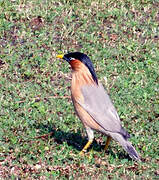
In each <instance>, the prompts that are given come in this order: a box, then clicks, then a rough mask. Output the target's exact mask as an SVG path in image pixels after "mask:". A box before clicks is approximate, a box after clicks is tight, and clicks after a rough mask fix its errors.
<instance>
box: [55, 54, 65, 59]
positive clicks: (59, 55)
mask: <svg viewBox="0 0 159 180" xmlns="http://www.w3.org/2000/svg"><path fill="white" fill-rule="evenodd" d="M63 56H64V54H58V55H57V56H56V57H57V58H60V59H63Z"/></svg>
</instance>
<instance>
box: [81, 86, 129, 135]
mask: <svg viewBox="0 0 159 180" xmlns="http://www.w3.org/2000/svg"><path fill="white" fill-rule="evenodd" d="M81 92H82V95H83V97H84V103H82V102H78V103H79V104H80V105H81V106H82V107H83V108H84V109H85V110H86V111H87V112H88V113H89V114H90V116H91V117H92V118H93V119H94V120H95V121H96V122H97V123H98V124H99V125H100V126H101V127H102V128H103V129H105V130H106V131H109V132H114V133H115V132H117V133H120V134H122V135H123V136H125V137H127V135H128V133H127V132H126V131H125V130H124V129H123V128H122V127H121V123H120V119H119V116H118V114H117V111H116V109H115V107H114V105H113V104H112V102H111V100H110V98H109V96H108V94H107V93H106V91H105V90H104V88H103V86H102V84H99V85H98V86H97V85H85V86H83V87H82V88H81Z"/></svg>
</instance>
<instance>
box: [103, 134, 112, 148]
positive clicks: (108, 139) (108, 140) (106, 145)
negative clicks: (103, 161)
mask: <svg viewBox="0 0 159 180" xmlns="http://www.w3.org/2000/svg"><path fill="white" fill-rule="evenodd" d="M111 139H112V138H111V137H110V136H108V137H107V141H106V143H105V147H104V150H105V151H106V150H107V148H108V146H109V143H110V141H111Z"/></svg>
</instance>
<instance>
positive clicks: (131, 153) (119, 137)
mask: <svg viewBox="0 0 159 180" xmlns="http://www.w3.org/2000/svg"><path fill="white" fill-rule="evenodd" d="M113 138H114V139H115V140H117V141H118V142H119V143H120V144H121V145H122V147H123V148H124V150H125V151H126V152H127V153H128V154H129V156H130V157H131V158H132V159H134V160H137V161H140V157H139V155H138V153H137V152H136V150H135V148H134V147H133V145H132V144H131V143H130V142H129V141H128V140H126V139H125V138H124V137H123V136H122V135H120V134H117V133H116V134H115V135H114V137H113Z"/></svg>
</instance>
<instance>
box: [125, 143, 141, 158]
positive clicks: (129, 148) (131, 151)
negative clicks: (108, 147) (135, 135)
mask: <svg viewBox="0 0 159 180" xmlns="http://www.w3.org/2000/svg"><path fill="white" fill-rule="evenodd" d="M124 149H125V150H126V151H127V152H128V154H129V156H130V157H131V158H132V159H135V160H137V161H138V160H140V157H139V155H138V153H137V152H136V150H135V148H134V147H133V146H132V144H131V143H130V142H129V141H127V143H126V147H124Z"/></svg>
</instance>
